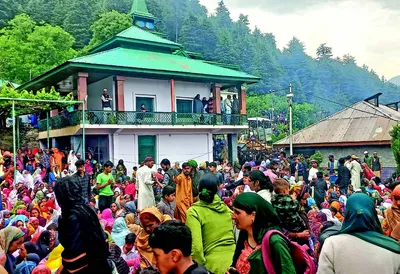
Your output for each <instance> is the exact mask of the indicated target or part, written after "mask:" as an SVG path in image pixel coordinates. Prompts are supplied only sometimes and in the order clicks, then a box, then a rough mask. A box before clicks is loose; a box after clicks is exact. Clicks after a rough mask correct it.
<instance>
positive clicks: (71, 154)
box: [68, 150, 78, 173]
mask: <svg viewBox="0 0 400 274" xmlns="http://www.w3.org/2000/svg"><path fill="white" fill-rule="evenodd" d="M76 161H78V158H77V157H76V155H75V151H73V150H70V151H69V154H68V169H69V171H70V172H71V173H75V172H76V166H75V163H76Z"/></svg>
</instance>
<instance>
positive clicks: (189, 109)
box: [176, 99, 193, 113]
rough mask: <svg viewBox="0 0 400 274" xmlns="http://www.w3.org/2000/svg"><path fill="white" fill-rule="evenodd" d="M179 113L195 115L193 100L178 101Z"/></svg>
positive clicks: (177, 110) (177, 108)
mask: <svg viewBox="0 0 400 274" xmlns="http://www.w3.org/2000/svg"><path fill="white" fill-rule="evenodd" d="M176 112H177V113H193V100H191V99H176Z"/></svg>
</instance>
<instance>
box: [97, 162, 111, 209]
mask: <svg viewBox="0 0 400 274" xmlns="http://www.w3.org/2000/svg"><path fill="white" fill-rule="evenodd" d="M113 167H114V164H113V163H112V162H111V161H107V162H105V163H104V170H103V172H102V173H100V174H99V175H97V179H96V183H97V185H96V186H97V188H98V189H99V210H100V211H101V212H102V211H103V210H104V209H106V208H110V206H111V203H112V198H113V195H114V192H113V191H112V190H111V185H112V184H113V183H114V177H113V176H112V174H111V172H112V169H113Z"/></svg>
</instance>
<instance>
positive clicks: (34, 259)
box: [14, 254, 40, 274]
mask: <svg viewBox="0 0 400 274" xmlns="http://www.w3.org/2000/svg"><path fill="white" fill-rule="evenodd" d="M39 262H40V259H39V256H38V255H36V254H29V255H27V256H26V260H24V261H22V262H21V263H19V264H18V265H17V267H16V268H15V271H14V274H31V273H32V271H33V269H34V268H35V267H36V266H37V265H38V264H39Z"/></svg>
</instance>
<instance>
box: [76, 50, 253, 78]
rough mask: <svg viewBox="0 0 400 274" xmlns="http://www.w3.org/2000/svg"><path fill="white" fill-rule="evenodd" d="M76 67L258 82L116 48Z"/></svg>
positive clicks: (243, 75)
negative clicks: (82, 65)
mask: <svg viewBox="0 0 400 274" xmlns="http://www.w3.org/2000/svg"><path fill="white" fill-rule="evenodd" d="M69 62H70V63H75V64H88V65H101V66H110V67H114V68H115V70H118V68H121V69H129V70H130V71H133V72H135V71H136V72H152V73H153V74H154V75H157V74H159V75H163V74H167V75H177V76H179V75H181V76H184V75H186V76H188V77H193V78H211V79H221V80H223V79H225V80H228V81H245V82H257V81H258V80H259V78H258V77H256V76H253V75H250V74H247V73H244V72H240V71H236V70H232V69H227V68H223V67H219V66H214V65H211V64H207V63H206V62H203V61H200V60H194V59H190V58H187V57H184V56H180V55H173V54H168V53H163V52H154V51H146V50H137V49H127V48H115V49H111V50H108V51H102V52H99V53H95V54H91V55H87V56H83V57H79V58H75V59H72V60H70V61H69Z"/></svg>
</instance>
